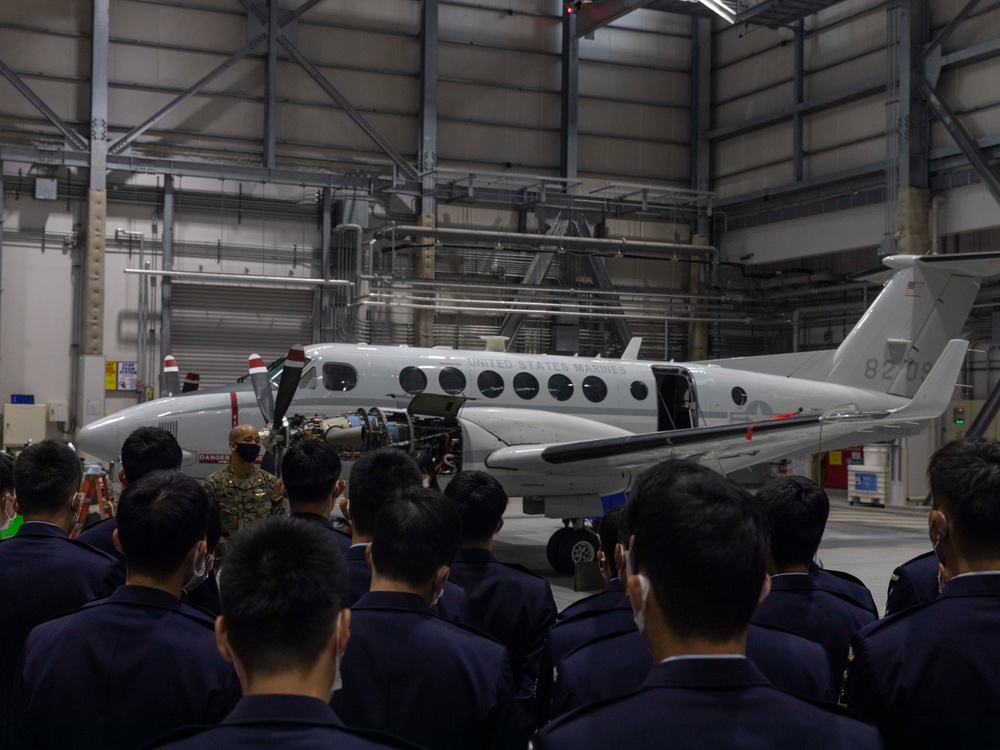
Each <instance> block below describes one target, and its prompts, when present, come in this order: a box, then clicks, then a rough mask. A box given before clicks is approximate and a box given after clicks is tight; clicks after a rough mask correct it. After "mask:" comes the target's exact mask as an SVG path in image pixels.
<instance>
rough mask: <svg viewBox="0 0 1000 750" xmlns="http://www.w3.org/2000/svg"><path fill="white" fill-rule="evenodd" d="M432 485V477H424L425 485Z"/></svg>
mask: <svg viewBox="0 0 1000 750" xmlns="http://www.w3.org/2000/svg"><path fill="white" fill-rule="evenodd" d="M430 486H431V480H430V477H424V487H430Z"/></svg>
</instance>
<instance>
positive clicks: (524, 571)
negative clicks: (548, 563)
mask: <svg viewBox="0 0 1000 750" xmlns="http://www.w3.org/2000/svg"><path fill="white" fill-rule="evenodd" d="M497 562H499V563H500V565H501V566H503V568H505V569H506V570H507V571H509V575H511V576H512V577H514V578H519V577H520V576H530V577H531V578H537V579H538V580H539V581H543V582H546V583H547V581H545V578H544V577H543V576H540V575H539V574H538V573H536V572H535V571H533V570H531V569H530V568H526V567H525V566H523V565H519V564H518V563H512V562H503V561H500V560H498V561H497Z"/></svg>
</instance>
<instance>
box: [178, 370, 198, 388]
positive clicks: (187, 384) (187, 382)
mask: <svg viewBox="0 0 1000 750" xmlns="http://www.w3.org/2000/svg"><path fill="white" fill-rule="evenodd" d="M200 384H201V375H199V374H198V373H196V372H189V373H188V374H187V376H186V377H185V378H184V384H183V385H182V386H181V393H190V392H191V391H196V390H198V386H199V385H200Z"/></svg>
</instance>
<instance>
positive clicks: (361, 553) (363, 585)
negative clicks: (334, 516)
mask: <svg viewBox="0 0 1000 750" xmlns="http://www.w3.org/2000/svg"><path fill="white" fill-rule="evenodd" d="M422 485H423V475H422V474H421V473H420V467H419V466H417V462H416V461H414V460H413V459H412V458H411V457H410V456H408V455H407V454H406V453H404V452H403V451H401V450H399V449H398V448H379V449H378V450H375V451H367V452H365V453H362V454H361V455H360V456H358V460H357V461H355V462H354V465H353V466H352V467H351V484H350V487H349V488H348V501H347V503H342V504H341V506H340V507H341V508H342V509H344V515H346V516H348V517H349V518H350V520H351V535H352V537H351V541H352V544H351V547H350V549H348V550H347V552H345V553H344V560H345V561H346V562H347V576H348V579H347V584H348V588H349V590H348V594H347V600H346V604H347V606H349V607H353V606H354V603H355V602H356V601H357V600H358V599H360V598H361V597H362V596H363V595H364V594H367V593H368V590H369V589H370V588H371V585H372V571H371V568H369V567H368V561H367V560H366V558H365V547H366V546H367V545H368V543H369V542H371V540H372V534H373V533H374V530H375V518H376V517H377V516H378V511H379V508H381V507H382V503H384V502H385V501H386V500H388V499H389V498H390V497H392V496H393V495H395V494H397V493H399V492H402V491H403V490H405V489H407V488H409V487H421V486H422ZM431 609H432V611H433V612H434V614H436V615H439V616H441V617H443V618H445V619H446V620H451V621H452V622H463V621H464V620H463V617H464V616H465V592H464V591H462V589H461V588H460V587H459V586H457V585H455V584H454V583H451V582H450V581H449V582H448V583H447V584H446V585H445V587H444V592H443V593H442V594H441V598H440V599H439V600H438V602H437V604H435V605H434V606H433V607H432V608H431Z"/></svg>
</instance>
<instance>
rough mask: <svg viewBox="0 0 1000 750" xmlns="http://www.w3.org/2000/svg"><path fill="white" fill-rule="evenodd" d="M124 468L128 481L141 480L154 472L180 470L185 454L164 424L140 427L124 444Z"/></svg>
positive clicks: (122, 452)
mask: <svg viewBox="0 0 1000 750" xmlns="http://www.w3.org/2000/svg"><path fill="white" fill-rule="evenodd" d="M121 456H122V471H123V472H125V479H126V481H128V482H138V481H139V480H140V479H142V478H143V477H144V476H146V475H147V474H149V473H150V472H153V471H177V470H178V469H180V468H181V462H182V461H183V460H184V453H183V452H182V451H181V446H180V444H179V443H178V442H177V438H175V437H174V436H173V435H172V434H171V433H170V432H168V431H167V430H165V429H163V428H162V427H140V428H139V429H137V430H133V431H132V433H131V434H130V435H129V436H128V437H127V438H125V442H124V443H122V451H121Z"/></svg>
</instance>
